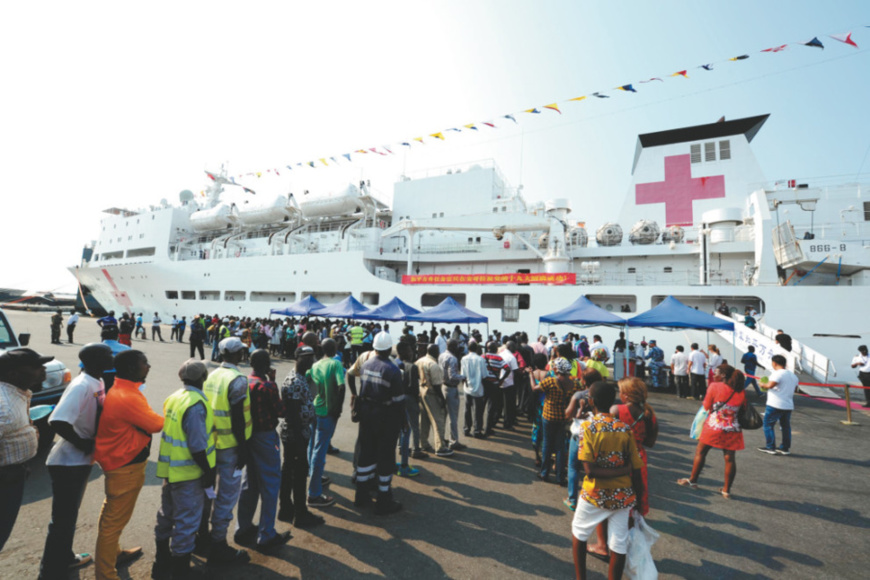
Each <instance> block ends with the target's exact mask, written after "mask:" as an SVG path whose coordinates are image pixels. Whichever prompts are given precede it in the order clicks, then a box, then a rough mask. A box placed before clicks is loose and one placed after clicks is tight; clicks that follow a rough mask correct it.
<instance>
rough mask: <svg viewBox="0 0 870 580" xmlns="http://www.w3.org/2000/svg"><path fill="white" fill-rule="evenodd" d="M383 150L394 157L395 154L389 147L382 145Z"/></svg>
mask: <svg viewBox="0 0 870 580" xmlns="http://www.w3.org/2000/svg"><path fill="white" fill-rule="evenodd" d="M381 149H383V150H384V151H386V152H387V153H389V154H390V155H392V154H393V152H392V151H390V148H389V147H387V146H386V145H381Z"/></svg>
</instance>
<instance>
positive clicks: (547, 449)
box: [541, 419, 565, 481]
mask: <svg viewBox="0 0 870 580" xmlns="http://www.w3.org/2000/svg"><path fill="white" fill-rule="evenodd" d="M543 421H544V422H543V426H544V428H543V431H544V444H543V446H542V449H541V477H547V475H548V474H549V473H550V454H552V453H553V452H554V451H555V453H556V479H557V480H558V481H562V480H563V479H565V472H564V470H563V469H564V468H563V467H562V465H563V464H564V462H565V422H564V421H548V420H547V419H543Z"/></svg>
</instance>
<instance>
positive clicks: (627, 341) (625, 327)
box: [622, 324, 631, 377]
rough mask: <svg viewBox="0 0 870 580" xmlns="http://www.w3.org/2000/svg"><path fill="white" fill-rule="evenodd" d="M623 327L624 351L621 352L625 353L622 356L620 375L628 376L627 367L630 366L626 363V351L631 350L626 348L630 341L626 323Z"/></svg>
mask: <svg viewBox="0 0 870 580" xmlns="http://www.w3.org/2000/svg"><path fill="white" fill-rule="evenodd" d="M623 328H624V329H625V352H624V353H623V354H624V355H625V357H624V360H623V361H622V366H623V372H622V376H623V377H628V369H630V368H631V367H630V366H629V364H628V353H629V352H631V351H630V350H629V348H628V345H629V342H630V336H629V331H628V325H627V324H626V325H625V326H623Z"/></svg>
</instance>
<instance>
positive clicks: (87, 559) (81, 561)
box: [69, 553, 94, 570]
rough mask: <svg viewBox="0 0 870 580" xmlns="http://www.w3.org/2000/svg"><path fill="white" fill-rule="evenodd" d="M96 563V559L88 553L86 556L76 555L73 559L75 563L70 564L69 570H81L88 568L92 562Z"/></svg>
mask: <svg viewBox="0 0 870 580" xmlns="http://www.w3.org/2000/svg"><path fill="white" fill-rule="evenodd" d="M93 561H94V557H93V556H91V555H90V554H88V553H84V554H76V555H75V557H74V558H73V561H72V562H70V565H69V569H70V570H76V569H77V568H81V567H83V566H87V565H88V564H90V563H91V562H93Z"/></svg>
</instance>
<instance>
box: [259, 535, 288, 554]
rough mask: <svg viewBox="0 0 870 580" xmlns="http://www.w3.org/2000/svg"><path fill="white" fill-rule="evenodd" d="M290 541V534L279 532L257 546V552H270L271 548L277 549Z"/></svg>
mask: <svg viewBox="0 0 870 580" xmlns="http://www.w3.org/2000/svg"><path fill="white" fill-rule="evenodd" d="M289 541H290V532H280V533H278V534H275V535H274V536H272V537H271V538H269V539H268V540H266V541H265V542H263V543H262V544H257V549H258V550H270V549H272V548H277V547H278V546H283V545H284V544H286V543H287V542H289Z"/></svg>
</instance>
